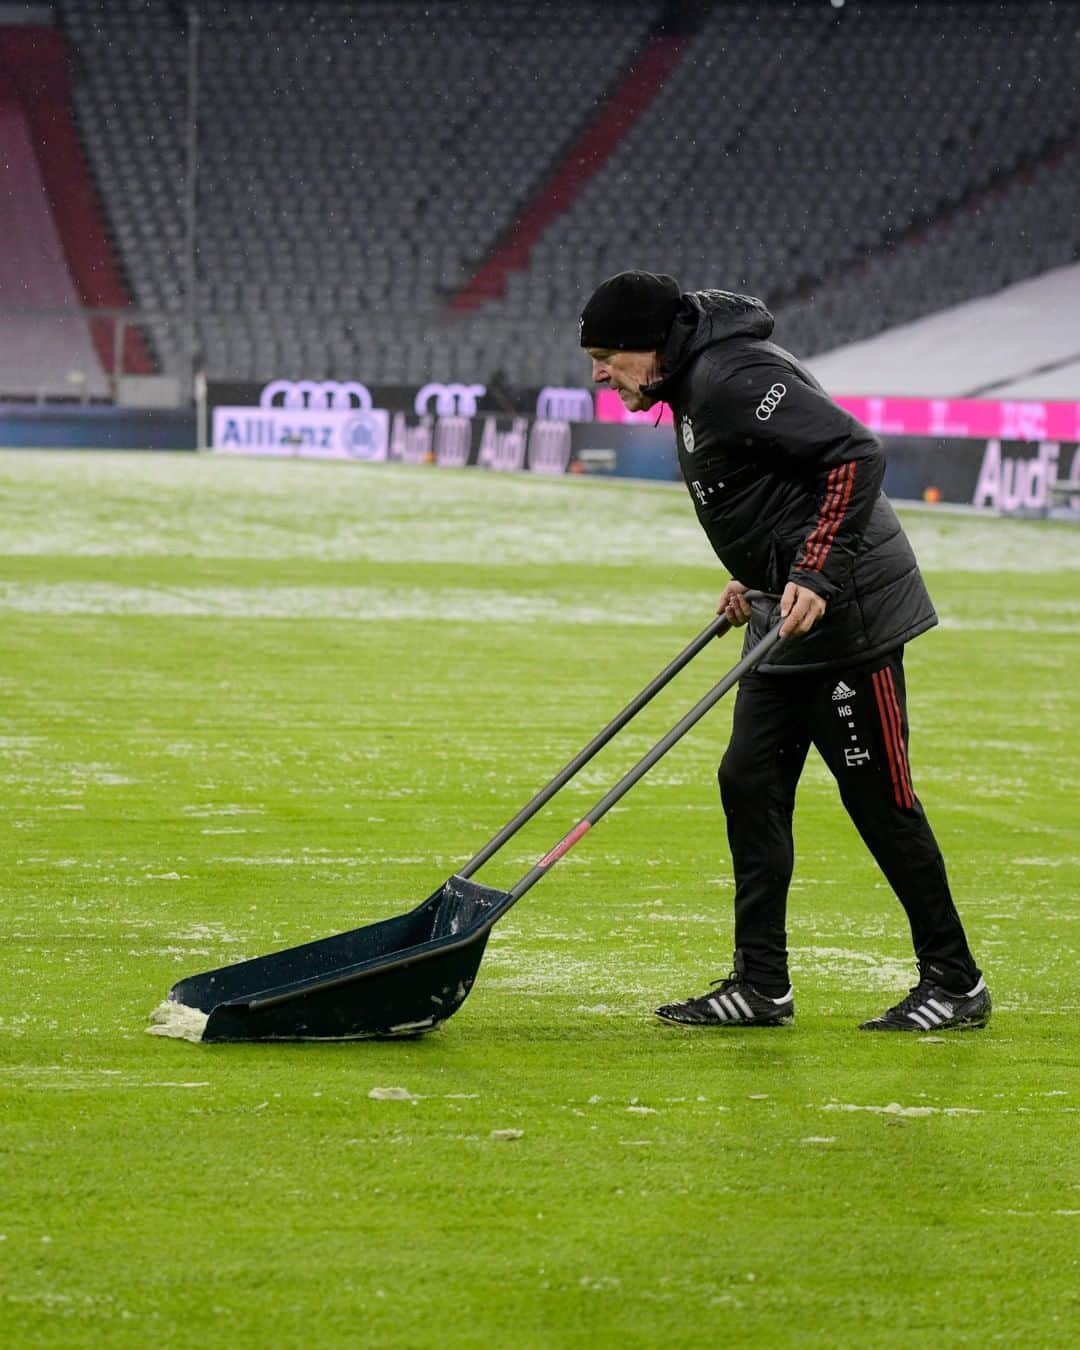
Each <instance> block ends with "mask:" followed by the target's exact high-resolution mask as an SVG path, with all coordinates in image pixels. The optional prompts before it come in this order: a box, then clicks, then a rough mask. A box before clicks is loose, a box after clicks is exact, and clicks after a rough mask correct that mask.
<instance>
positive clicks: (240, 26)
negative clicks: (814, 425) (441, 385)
mask: <svg viewBox="0 0 1080 1350" xmlns="http://www.w3.org/2000/svg"><path fill="white" fill-rule="evenodd" d="M678 8H679V7H678V6H672V5H670V4H668V5H664V4H661V3H659V2H656V3H649V2H647V0H640V2H638V3H635V2H633V0H629V2H628V3H618V4H616V3H614V0H612V2H610V3H605V0H595V3H593V4H582V3H579V2H578V0H546V2H545V3H544V4H539V5H538V4H533V3H530V2H529V0H502V2H501V3H490V4H479V3H475V2H474V3H465V0H428V2H427V3H420V0H357V2H356V3H346V2H345V0H311V3H307V4H293V3H286V2H285V0H266V2H265V3H261V4H259V5H252V4H250V3H242V2H241V0H215V3H214V4H212V5H203V6H201V7H200V13H201V15H202V19H201V23H200V24H199V25H198V37H199V63H198V75H199V117H198V163H199V172H198V194H197V207H198V209H197V221H198V230H197V238H196V242H197V271H196V278H197V285H196V290H195V293H194V295H193V296H188V295H187V293H186V287H185V267H184V259H185V249H186V238H185V196H186V136H187V115H186V107H187V104H186V99H187V85H186V71H187V59H188V53H189V50H190V49H189V35H188V33H187V32H186V30H185V25H184V22H183V15H184V7H183V6H179V5H146V4H145V3H143V0H107V2H106V0H98V3H87V0H60V3H59V4H58V5H57V11H58V14H59V16H60V20H61V24H62V31H63V33H64V35H65V36H66V38H67V40H68V41H69V43H70V44H71V46H72V48H73V50H74V52H75V53H76V56H77V80H76V84H75V91H74V98H73V106H74V110H75V115H76V119H77V124H78V127H79V130H80V135H81V138H82V143H83V147H84V150H85V154H86V158H87V161H88V163H89V165H90V167H91V170H92V173H93V176H94V179H95V181H96V183H97V186H98V191H99V195H100V198H101V200H102V202H103V205H104V210H105V214H106V217H107V220H108V222H109V225H110V228H111V231H112V235H113V239H114V241H115V245H116V248H117V251H118V254H119V256H120V259H121V261H122V265H123V270H124V274H125V277H126V279H127V282H128V286H129V289H130V291H131V294H132V296H133V299H134V301H135V302H136V303H137V304H138V305H139V306H140V307H142V308H143V309H145V310H146V311H150V312H151V313H155V314H162V315H164V316H166V317H165V318H164V319H163V320H162V321H161V322H159V323H156V324H154V323H150V324H148V329H147V331H149V332H150V333H151V334H152V336H153V339H154V346H155V351H156V354H157V357H158V360H159V363H160V364H161V366H162V367H163V368H165V369H170V368H173V367H176V366H182V364H183V361H184V359H185V341H184V331H185V330H184V316H185V314H186V313H187V307H188V304H189V302H193V309H194V315H195V319H196V326H197V340H198V344H199V347H200V348H201V352H202V354H203V358H204V359H205V363H206V366H207V368H208V370H209V372H210V374H211V375H217V376H222V377H226V376H228V377H232V378H238V379H244V378H251V379H264V378H266V379H268V378H272V377H275V376H279V375H282V374H294V375H298V374H301V373H302V374H304V375H306V376H309V377H311V376H322V377H338V378H341V377H350V376H353V377H356V376H358V377H362V378H365V379H367V380H369V381H372V382H378V381H385V382H395V381H422V380H424V379H428V378H431V379H438V380H446V379H477V378H479V379H483V378H484V377H485V376H486V375H487V374H488V372H490V371H491V370H494V369H495V368H501V370H502V371H504V372H505V374H506V375H507V377H508V378H509V379H510V380H511V381H515V382H520V383H528V384H537V383H546V382H550V383H568V382H573V381H579V380H580V379H581V374H582V364H581V357H580V354H579V353H578V351H577V348H576V341H575V338H576V333H575V322H574V320H575V317H576V314H577V312H578V310H579V309H580V305H581V302H582V299H583V297H584V296H585V295H587V294H588V292H589V290H590V289H591V288H592V287H593V286H594V285H595V284H596V282H597V281H599V280H600V279H602V278H603V277H604V276H607V275H609V274H610V273H612V272H614V271H617V270H620V269H621V268H623V267H627V266H644V267H652V268H656V269H658V270H664V271H670V272H673V273H675V274H676V275H677V276H678V277H679V278H680V280H681V281H682V282H683V283H684V285H686V286H687V287H698V286H706V285H721V286H725V287H728V288H731V289H746V290H750V291H753V292H755V293H758V294H761V295H763V296H764V297H765V298H766V300H767V301H768V302H769V303H770V304H771V305H772V306H773V308H774V309H775V311H776V312H777V315H778V320H779V324H778V334H777V335H778V337H779V339H780V340H781V341H784V342H787V343H788V344H790V345H791V346H793V347H795V348H797V349H798V350H799V351H801V352H804V353H808V354H812V353H813V352H820V351H824V350H827V349H829V348H832V347H836V346H838V345H839V344H841V343H844V342H850V341H854V340H858V339H860V338H866V337H870V336H872V335H873V334H874V333H876V332H879V331H881V330H882V329H883V328H886V327H888V326H890V325H892V324H896V323H902V322H906V321H910V320H912V319H915V318H918V317H919V316H921V315H924V314H927V313H930V312H933V311H934V310H938V309H941V308H944V307H947V306H949V305H951V304H955V303H958V302H961V301H964V300H968V299H971V298H974V297H977V296H979V295H983V294H987V293H989V292H992V291H994V290H997V289H999V288H1000V287H1001V286H1003V285H1007V284H1009V283H1013V282H1017V281H1021V280H1023V279H1024V278H1026V277H1030V276H1034V275H1036V274H1038V273H1040V272H1043V271H1045V270H1047V269H1049V268H1052V267H1055V266H1060V265H1063V264H1066V263H1069V262H1072V261H1074V260H1075V259H1076V258H1078V257H1080V106H1078V101H1077V98H1076V93H1075V84H1076V77H1075V72H1076V70H1077V69H1078V68H1080V60H1078V57H1080V4H1078V3H1076V0H1026V2H1025V3H1019V0H999V2H998V3H994V4H985V3H978V2H977V0H958V2H957V3H946V2H945V0H939V2H935V0H927V2H926V3H922V4H919V5H913V4H907V3H900V2H899V0H878V2H877V3H874V4H869V3H858V2H857V0H855V2H853V3H849V4H848V5H846V6H845V7H844V8H843V10H842V11H837V10H834V9H833V8H832V7H831V6H830V5H828V4H825V3H823V2H822V0H802V2H801V3H800V2H799V0H796V2H795V3H788V2H785V3H779V2H778V0H777V2H776V3H773V2H772V0H760V3H750V2H749V0H738V2H736V3H721V2H720V0H717V3H713V4H708V3H703V4H699V5H697V6H696V7H687V12H688V13H690V12H692V13H693V15H694V16H695V17H698V18H699V19H700V22H698V23H688V24H687V25H686V28H687V30H688V31H686V32H684V33H683V34H682V36H681V39H680V42H679V44H678V46H677V51H676V59H674V60H672V61H670V62H668V63H667V64H666V65H665V67H664V69H663V71H662V79H660V80H659V81H658V82H657V85H656V87H655V88H654V89H652V90H650V98H649V100H648V101H647V103H646V105H644V106H642V107H641V108H640V109H639V112H638V115H637V116H636V117H634V118H627V119H626V120H625V122H623V123H618V125H620V128H621V134H620V137H619V139H618V141H617V143H616V144H614V145H612V144H607V145H605V146H604V152H603V156H602V157H601V156H600V155H599V154H598V155H597V157H596V162H595V163H587V164H584V165H579V166H578V168H579V169H580V173H579V174H578V178H577V180H576V182H577V187H576V189H575V193H573V194H568V195H567V197H566V198H565V200H563V201H562V202H561V203H560V206H561V208H562V209H560V210H559V211H558V212H548V213H547V215H546V216H544V215H543V213H541V214H540V215H537V214H536V210H537V203H538V201H540V200H542V198H543V195H544V193H545V192H546V191H549V190H550V185H551V184H552V182H553V181H559V174H560V172H563V171H565V169H566V164H567V160H568V158H569V157H571V156H572V154H573V152H574V148H575V147H580V146H581V145H582V144H586V145H587V144H589V141H588V136H589V132H590V128H593V127H595V126H596V124H597V123H598V121H599V120H600V119H602V118H605V117H607V118H609V119H610V118H611V116H612V111H613V110H612V107H611V100H612V97H613V96H614V97H615V98H618V91H619V90H620V88H623V87H625V86H626V77H627V75H628V73H629V72H631V71H633V69H634V68H635V66H636V65H637V63H638V62H639V61H640V60H641V58H642V56H643V54H644V53H646V52H647V51H648V50H649V49H650V47H651V46H654V44H655V41H656V39H657V37H658V36H662V35H663V31H664V30H663V29H662V27H661V23H662V20H663V19H665V18H670V15H671V13H672V12H673V10H677V9H678ZM669 50H672V49H670V48H669ZM530 212H532V213H533V214H532V216H531V217H530ZM526 218H531V219H533V220H539V221H540V222H541V224H540V227H539V228H537V229H535V230H533V231H531V233H530V236H529V238H528V239H527V241H526V245H527V246H525V247H521V248H518V249H516V251H513V256H512V265H511V266H510V267H509V268H501V269H499V273H498V279H497V284H495V285H492V286H489V287H488V289H487V290H486V291H485V292H484V293H483V294H484V295H486V296H487V297H489V298H486V299H483V297H481V301H482V302H481V303H480V304H479V306H478V307H476V308H472V309H468V312H465V313H456V312H455V308H454V306H455V298H456V297H459V296H461V295H463V294H465V293H466V292H467V289H468V287H469V285H470V283H471V282H472V281H473V280H474V279H475V278H476V277H477V275H478V274H483V271H484V268H485V264H487V263H489V262H490V261H491V260H492V259H493V258H496V257H498V256H500V250H502V256H503V257H504V258H505V257H506V256H507V254H506V246H507V243H508V240H513V238H514V227H515V224H516V223H517V222H519V221H521V220H522V219H526ZM518 242H519V243H520V242H521V241H520V237H519V240H518ZM488 275H489V276H490V275H492V274H491V273H489V274H488Z"/></svg>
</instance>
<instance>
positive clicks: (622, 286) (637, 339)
mask: <svg viewBox="0 0 1080 1350" xmlns="http://www.w3.org/2000/svg"><path fill="white" fill-rule="evenodd" d="M681 299H682V291H681V290H680V289H679V283H678V282H677V281H676V280H675V278H674V277H669V276H667V275H665V274H663V273H661V274H660V275H659V276H658V275H657V274H656V273H655V272H620V273H618V275H617V276H613V277H608V279H607V281H603V282H601V283H600V285H599V286H597V288H596V290H595V291H593V293H592V295H591V296H590V297H589V300H588V303H587V304H586V306H585V308H584V309H583V310H582V311H581V325H580V342H581V345H582V346H583V347H603V348H610V349H611V350H612V351H620V352H647V351H655V350H657V349H659V348H660V347H662V346H663V345H664V342H665V340H666V338H667V335H668V332H669V331H670V329H671V324H672V321H673V320H674V318H675V313H676V311H677V310H678V308H679V303H680V301H681Z"/></svg>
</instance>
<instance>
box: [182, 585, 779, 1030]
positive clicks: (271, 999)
mask: <svg viewBox="0 0 1080 1350" xmlns="http://www.w3.org/2000/svg"><path fill="white" fill-rule="evenodd" d="M747 594H748V598H750V599H766V598H768V599H774V598H775V597H772V596H765V595H763V594H762V593H760V592H748V593H747ZM729 626H730V625H729V624H728V621H727V620H726V619H725V618H717V619H715V620H713V622H712V623H710V624H709V626H708V627H707V628H705V629H703V630H702V632H701V633H699V634H698V636H697V637H696V638H695V639H694V640H693V642H691V643H690V644H689V646H687V647H686V648H685V649H684V650H683V651H682V652H681V653H680V654H679V655H678V656H677V657H676V658H675V660H674V661H672V662H671V664H670V665H668V666H667V667H666V668H665V669H664V670H663V671H661V672H660V674H659V675H657V676H656V678H655V679H654V680H653V681H652V682H651V683H650V684H649V685H647V686H646V688H645V689H643V690H642V691H641V693H640V694H638V695H637V697H636V698H634V699H633V700H632V701H631V702H630V703H628V704H627V706H626V707H625V708H624V709H623V710H622V712H621V713H619V714H618V716H617V717H615V718H614V719H613V720H612V721H611V722H610V723H609V724H608V725H607V726H606V727H605V728H604V730H603V731H601V732H599V733H598V734H597V735H596V736H595V737H594V738H593V740H592V741H590V742H589V744H588V745H587V746H586V747H585V748H584V750H582V751H581V752H580V753H579V754H578V755H576V756H575V757H574V758H573V759H572V760H571V761H570V762H569V763H568V764H567V765H566V766H565V768H563V769H562V770H561V771H560V772H559V773H558V774H556V776H555V777H554V778H553V779H552V780H551V782H550V783H548V784H547V786H546V787H544V788H542V789H541V790H540V792H538V793H537V794H536V796H535V797H534V798H533V799H532V800H531V801H530V802H529V803H528V804H527V805H526V806H524V807H522V809H521V810H520V811H519V812H518V814H517V815H516V816H515V817H514V818H513V820H511V821H509V822H508V823H507V824H506V825H505V826H504V827H503V828H502V829H501V830H500V831H499V832H498V834H496V835H495V836H494V838H492V839H491V840H489V842H488V843H487V844H485V845H484V847H483V848H482V849H481V850H480V851H479V852H478V853H477V854H476V855H475V856H474V857H472V858H470V859H469V861H468V862H467V863H466V864H465V866H464V867H462V869H461V870H460V872H458V873H457V874H456V875H454V876H452V877H450V878H449V880H448V881H446V882H444V883H443V885H442V886H440V887H439V889H438V890H437V891H435V892H433V893H432V894H431V895H430V896H429V897H428V898H427V899H426V900H425V901H424V902H423V904H421V905H418V906H417V908H416V909H413V910H410V911H409V912H408V913H406V914H400V915H398V916H396V917H395V918H391V919H384V920H382V921H381V922H379V923H373V924H367V925H365V926H364V927H362V928H354V929H352V930H351V931H350V932H347V933H339V934H337V935H335V936H333V937H328V938H322V939H320V940H319V941H316V942H308V943H305V944H303V945H302V946H299V947H289V948H287V949H286V950H284V951H279V952H272V953H270V954H269V955H267V956H259V957H255V958H254V959H253V960H250V961H241V962H238V963H237V964H235V965H231V966H222V967H221V968H220V969H218V970H209V971H205V972H204V973H202V974H200V975H191V976H189V977H188V978H187V979H183V980H180V981H179V982H178V983H177V984H175V985H173V987H172V989H171V990H170V991H169V1003H170V1004H176V1005H179V1006H178V1007H177V1008H176V1010H175V1011H176V1012H177V1013H181V1012H182V1013H183V1014H185V1017H186V1018H187V1020H188V1022H189V1028H190V1026H191V1025H194V1029H195V1030H196V1031H197V1032H199V1033H200V1034H196V1035H193V1036H191V1037H190V1038H191V1039H197V1040H203V1041H270V1040H352V1039H361V1038H370V1037H394V1036H415V1035H418V1034H420V1033H421V1032H425V1031H430V1030H431V1029H432V1028H434V1027H436V1026H438V1025H439V1024H440V1023H442V1022H445V1021H446V1019H447V1018H448V1017H450V1016H451V1015H452V1014H453V1013H455V1012H456V1011H457V1010H458V1008H460V1007H461V1005H462V1003H464V1001H465V999H466V997H467V996H468V993H469V990H470V989H471V988H472V985H473V981H474V979H475V978H476V972H477V970H478V968H479V966H480V960H481V958H482V957H483V954H484V948H485V947H486V945H487V940H488V935H489V934H490V932H491V928H492V926H493V925H494V923H495V922H496V920H498V919H500V918H501V917H502V916H503V915H504V914H505V913H506V911H507V910H508V909H509V908H510V907H511V905H514V904H516V902H517V901H518V900H520V899H521V897H522V896H523V895H524V894H525V892H526V891H528V890H529V889H530V888H531V887H532V886H534V885H535V884H536V882H538V881H539V880H540V878H541V877H542V876H544V874H545V873H546V872H548V871H549V870H550V869H551V868H552V867H554V865H555V864H556V863H557V862H558V861H559V859H560V858H562V857H564V856H565V855H566V854H567V853H569V851H570V850H571V849H572V848H573V847H574V845H575V844H576V843H577V842H578V840H579V839H580V838H581V837H582V836H583V835H584V834H585V833H586V832H587V831H588V830H589V829H590V828H591V827H592V826H593V825H595V824H596V822H597V821H598V820H599V819H600V818H601V816H603V815H605V814H606V813H607V812H608V811H609V810H610V809H611V807H612V806H614V805H615V803H616V802H617V801H619V800H620V798H622V797H623V796H624V795H625V794H626V793H627V792H629V790H630V789H631V788H632V787H633V786H634V784H635V783H636V782H637V781H638V779H640V778H642V777H644V775H645V774H646V773H648V771H649V770H650V769H651V768H652V766H653V765H654V764H655V763H656V762H657V760H659V759H660V758H661V757H662V756H663V755H665V754H666V753H667V752H668V750H670V749H671V747H672V746H673V745H674V744H675V743H676V742H677V741H679V740H681V739H682V737H683V736H684V735H685V734H686V733H687V732H688V731H689V730H690V728H691V727H692V726H694V725H695V724H696V723H697V722H699V721H700V720H701V718H702V717H704V716H705V714H706V713H707V712H708V711H709V710H710V708H712V707H713V705H714V704H716V703H717V702H719V700H720V699H721V698H723V696H724V695H725V694H726V693H727V692H728V690H730V689H731V688H732V687H733V686H734V685H735V684H736V683H737V682H738V680H739V678H740V677H741V676H742V675H743V674H745V673H746V672H747V671H749V670H752V669H753V668H754V667H755V666H756V665H757V664H758V663H759V662H760V661H761V660H762V658H763V657H764V656H765V655H766V654H767V653H768V652H769V650H770V649H771V648H772V647H773V646H775V645H776V643H777V642H778V641H779V640H780V624H779V623H778V624H776V625H775V627H773V628H772V629H771V630H770V631H769V632H768V633H767V634H766V636H765V637H764V638H762V640H761V641H760V642H759V643H758V644H757V645H756V646H755V647H754V648H752V649H751V650H750V651H749V652H748V653H746V655H745V656H743V657H742V659H741V660H740V661H739V662H738V664H737V665H735V666H733V667H732V669H731V670H730V671H729V672H728V673H727V674H726V675H725V676H724V677H723V679H721V680H720V682H719V683H718V684H716V685H714V686H713V688H712V689H711V690H710V691H709V692H708V693H707V694H706V695H705V696H704V697H703V698H702V699H700V700H699V701H698V702H697V703H696V704H695V705H694V707H693V708H691V710H690V711H689V712H688V713H687V714H686V715H685V716H684V717H683V718H682V719H681V720H680V721H679V722H678V723H677V724H676V725H675V726H674V727H673V728H672V729H671V730H670V731H669V732H668V733H667V735H666V736H664V737H663V738H662V739H661V740H660V741H658V742H657V744H656V745H654V746H653V748H652V749H651V750H650V751H649V752H648V753H647V754H646V755H645V756H643V758H642V759H640V760H639V761H638V763H637V764H636V765H635V766H634V767H633V768H632V769H631V770H630V771H629V772H628V773H627V774H625V775H624V777H623V778H621V779H620V780H619V782H618V783H616V785H615V786H614V787H613V788H612V789H611V790H610V791H609V792H608V793H606V794H605V796H604V797H602V798H601V799H600V801H598V802H597V803H596V805H595V806H594V807H593V808H592V810H591V811H589V813H588V814H587V815H586V816H584V817H583V818H582V819H581V820H580V821H579V822H578V823H577V824H576V825H575V826H574V828H573V829H572V830H570V832H569V833H568V834H566V835H565V836H564V837H563V838H562V839H561V840H560V841H559V843H557V844H556V845H555V847H554V848H552V849H551V850H549V852H547V853H545V854H544V856H543V857H542V858H540V859H539V860H538V861H537V863H536V864H535V866H533V867H532V868H531V869H530V871H528V872H527V873H526V874H525V876H523V877H522V878H521V880H520V881H519V882H518V883H517V885H516V886H514V887H513V889H512V890H509V891H500V890H496V889H494V888H493V887H491V886H482V885H480V884H479V883H478V882H474V881H470V880H469V877H470V876H471V875H472V874H473V873H474V872H475V871H477V870H478V869H479V867H480V866H481V865H482V864H483V863H484V862H486V861H487V860H488V859H489V858H490V857H491V856H492V855H493V854H494V853H495V852H496V851H497V850H498V849H499V848H501V847H502V845H503V844H504V843H506V841H507V840H508V839H509V838H510V837H511V836H512V835H513V834H515V833H516V832H517V831H518V830H519V829H520V828H521V826H522V825H524V824H525V822H526V821H527V820H529V819H531V817H532V816H533V815H535V814H536V812H537V811H538V810H539V809H540V808H541V807H542V806H543V805H544V804H545V802H547V801H548V800H550V798H551V797H552V796H554V794H555V793H556V792H558V791H559V789H560V788H562V787H563V786H564V785H565V784H566V783H567V782H569V780H570V779H571V778H572V777H573V776H574V775H575V774H576V773H577V772H578V771H579V770H580V769H582V768H583V767H584V766H585V765H586V764H587V763H588V762H589V760H590V759H592V757H593V756H594V755H595V754H596V753H597V752H598V751H599V750H600V749H601V748H602V747H603V746H604V745H606V744H607V742H608V741H610V740H611V739H612V737H614V736H615V734H616V733H617V732H618V731H620V730H621V729H622V728H623V727H624V726H625V725H626V724H627V722H629V721H630V719H631V718H632V717H634V716H635V715H636V714H637V713H638V712H639V711H640V710H641V709H642V708H643V707H644V706H645V704H646V703H648V702H649V701H650V699H652V698H653V697H654V695H656V694H657V693H659V691H660V690H661V689H662V688H663V687H664V686H665V685H666V684H667V683H668V681H669V680H671V679H672V677H673V676H674V675H675V674H677V673H678V671H680V670H681V669H682V668H683V667H684V666H686V665H687V664H688V663H689V662H690V661H691V660H692V659H693V657H694V656H696V655H697V654H698V652H700V651H702V650H703V649H704V648H705V647H706V646H707V645H708V644H709V642H710V641H711V640H712V639H713V638H714V637H719V636H720V635H721V634H723V633H725V632H727V630H728V628H729ZM166 1006H168V1005H166ZM203 1017H205V1022H203V1020H202V1019H203Z"/></svg>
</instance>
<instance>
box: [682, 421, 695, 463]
mask: <svg viewBox="0 0 1080 1350" xmlns="http://www.w3.org/2000/svg"><path fill="white" fill-rule="evenodd" d="M680 425H681V426H682V440H683V445H684V446H685V447H686V453H687V454H688V455H692V454H693V453H694V426H693V423H692V422H691V421H690V419H689V417H684V418H683V419H682V422H681V423H680Z"/></svg>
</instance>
